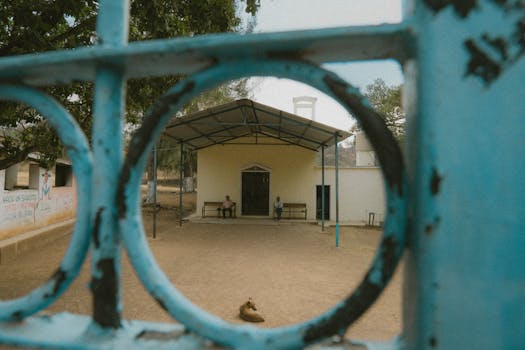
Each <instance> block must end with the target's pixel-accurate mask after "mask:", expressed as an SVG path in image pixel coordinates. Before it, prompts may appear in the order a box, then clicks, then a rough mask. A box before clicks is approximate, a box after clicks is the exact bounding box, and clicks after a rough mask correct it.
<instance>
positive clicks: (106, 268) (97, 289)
mask: <svg viewBox="0 0 525 350" xmlns="http://www.w3.org/2000/svg"><path fill="white" fill-rule="evenodd" d="M114 263H115V262H114V260H113V259H101V260H100V261H99V262H98V263H97V269H98V270H99V271H100V272H101V277H100V278H95V277H93V278H92V280H91V291H92V293H93V320H94V321H95V322H96V323H98V324H99V325H100V326H102V327H107V328H119V327H120V326H121V324H120V314H119V312H118V311H117V310H118V305H117V303H118V288H119V287H118V284H119V282H118V280H117V274H116V271H115V265H114Z"/></svg>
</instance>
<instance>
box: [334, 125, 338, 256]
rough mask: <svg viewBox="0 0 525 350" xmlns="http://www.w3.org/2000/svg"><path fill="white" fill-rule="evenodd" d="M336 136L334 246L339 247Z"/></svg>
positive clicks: (335, 135) (336, 152)
mask: <svg viewBox="0 0 525 350" xmlns="http://www.w3.org/2000/svg"><path fill="white" fill-rule="evenodd" d="M337 136H338V135H337V133H335V134H334V142H335V246H336V247H339V149H338V147H337Z"/></svg>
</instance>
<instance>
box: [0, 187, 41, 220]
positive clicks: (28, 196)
mask: <svg viewBox="0 0 525 350" xmlns="http://www.w3.org/2000/svg"><path fill="white" fill-rule="evenodd" d="M37 200H38V198H37V193H36V191H15V192H13V193H4V194H3V196H2V200H1V203H2V222H3V223H4V225H5V224H7V223H12V222H16V223H32V222H33V221H34V218H35V204H36V202H37Z"/></svg>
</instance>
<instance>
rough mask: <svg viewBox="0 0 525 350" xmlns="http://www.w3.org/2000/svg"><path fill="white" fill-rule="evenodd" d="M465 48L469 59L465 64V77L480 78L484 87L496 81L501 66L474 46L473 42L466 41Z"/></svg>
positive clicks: (470, 40)
mask: <svg viewBox="0 0 525 350" xmlns="http://www.w3.org/2000/svg"><path fill="white" fill-rule="evenodd" d="M465 48H466V49H467V50H468V52H469V56H470V59H469V61H468V64H467V71H466V72H465V76H469V75H474V76H477V77H479V78H481V79H482V80H483V81H484V82H485V84H486V85H488V84H490V83H491V82H492V81H494V80H495V79H497V78H498V77H499V75H500V74H501V66H500V65H499V63H498V62H496V61H494V60H493V59H492V58H490V57H489V55H487V54H486V53H485V51H483V50H482V49H480V48H479V47H478V45H476V43H475V42H474V40H472V39H467V40H466V41H465Z"/></svg>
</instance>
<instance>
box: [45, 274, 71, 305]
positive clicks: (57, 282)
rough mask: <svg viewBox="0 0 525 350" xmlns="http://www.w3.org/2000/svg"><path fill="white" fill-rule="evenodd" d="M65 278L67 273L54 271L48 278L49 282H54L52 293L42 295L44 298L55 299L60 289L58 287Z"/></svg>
mask: <svg viewBox="0 0 525 350" xmlns="http://www.w3.org/2000/svg"><path fill="white" fill-rule="evenodd" d="M66 278H67V272H66V271H64V270H62V269H61V268H59V269H57V270H56V271H55V273H54V274H53V275H52V276H51V278H50V280H51V281H54V283H55V284H54V285H53V291H52V292H51V295H50V294H46V295H44V297H46V298H51V297H55V296H56V295H57V293H58V290H59V289H60V286H61V285H62V283H64V281H65V280H66Z"/></svg>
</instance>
